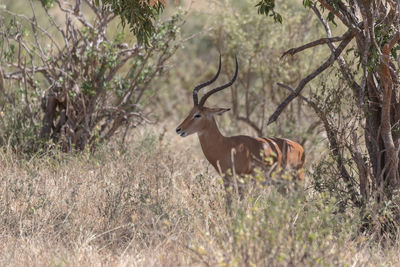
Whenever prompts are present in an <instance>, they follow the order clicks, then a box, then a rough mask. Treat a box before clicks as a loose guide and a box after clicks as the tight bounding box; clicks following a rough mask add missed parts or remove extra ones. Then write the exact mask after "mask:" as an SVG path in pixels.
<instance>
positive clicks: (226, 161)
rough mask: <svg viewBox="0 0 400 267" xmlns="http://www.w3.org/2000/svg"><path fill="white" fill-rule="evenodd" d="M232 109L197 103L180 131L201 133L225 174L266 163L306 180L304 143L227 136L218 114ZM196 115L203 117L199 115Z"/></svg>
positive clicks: (247, 170) (210, 156)
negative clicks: (218, 120) (217, 117)
mask: <svg viewBox="0 0 400 267" xmlns="http://www.w3.org/2000/svg"><path fill="white" fill-rule="evenodd" d="M228 110H229V109H222V108H214V109H213V108H206V107H198V106H195V107H193V109H192V110H191V111H190V113H189V115H188V117H187V118H186V119H185V120H184V121H183V122H182V123H181V124H180V125H179V126H178V128H177V133H178V134H180V135H181V136H188V135H190V134H193V133H197V134H198V136H199V140H200V144H201V148H202V150H203V153H204V156H205V157H206V158H207V160H208V161H209V162H210V163H211V165H213V167H214V168H215V169H216V170H217V171H218V172H219V173H220V174H221V175H222V174H223V175H230V172H235V173H236V174H238V175H244V174H251V173H252V172H253V171H254V168H255V167H257V166H260V164H262V165H264V166H266V167H271V166H275V167H277V168H278V169H285V170H295V171H296V173H295V175H294V176H295V177H296V178H297V179H299V180H304V170H303V169H304V160H305V155H304V150H303V147H302V146H301V145H299V144H298V143H296V142H293V141H291V140H288V139H283V138H254V137H250V136H245V135H238V136H231V137H225V136H223V135H222V134H221V132H220V131H219V129H218V126H217V124H216V122H215V119H214V115H221V114H222V113H224V112H226V111H228ZM195 115H200V116H201V117H200V118H195V117H194V116H195ZM264 166H261V167H264Z"/></svg>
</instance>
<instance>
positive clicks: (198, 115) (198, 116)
mask: <svg viewBox="0 0 400 267" xmlns="http://www.w3.org/2000/svg"><path fill="white" fill-rule="evenodd" d="M193 117H194V118H201V115H200V114H196V115H194V116H193Z"/></svg>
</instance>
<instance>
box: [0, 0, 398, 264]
mask: <svg viewBox="0 0 400 267" xmlns="http://www.w3.org/2000/svg"><path fill="white" fill-rule="evenodd" d="M79 2H80V1H79ZM89 2H90V1H89ZM104 2H107V1H104ZM110 2H111V1H110ZM110 2H109V3H110ZM76 3H77V2H76V1H70V2H68V1H67V4H65V3H64V2H62V5H61V7H66V6H67V7H74V5H75V4H76ZM135 3H136V2H135ZM44 4H45V7H43V4H42V1H37V0H35V1H32V2H30V1H11V0H3V1H2V3H1V4H0V25H1V29H0V30H1V36H0V38H1V39H0V41H1V43H0V49H1V54H0V64H1V65H0V66H1V69H0V70H1V73H2V77H0V78H1V80H0V82H1V84H0V85H1V86H0V89H2V91H1V92H0V146H1V152H0V166H4V168H2V170H1V171H0V179H1V183H2V186H1V188H2V190H3V194H2V196H1V198H0V205H1V206H0V210H1V211H2V216H1V225H2V227H1V233H0V241H1V242H2V243H3V244H5V245H4V246H2V247H1V249H0V252H1V253H0V254H2V255H6V256H4V257H3V261H0V263H1V265H13V266H15V265H21V266H22V265H24V264H26V263H29V261H28V260H27V259H29V258H31V257H33V258H34V262H35V263H37V264H38V265H47V264H48V263H51V264H54V265H61V266H64V265H66V266H67V265H98V264H104V265H122V266H126V265H146V266H147V265H149V264H150V265H175V264H177V263H179V264H181V265H205V266H210V265H211V266H213V265H217V264H221V265H232V266H242V265H252V264H253V265H256V266H260V265H264V266H265V265H271V266H293V265H299V264H300V265H321V266H325V265H350V264H354V265H355V266H358V265H370V266H374V265H375V264H383V265H392V264H399V258H398V257H397V256H398V251H399V242H398V239H396V238H398V237H397V236H396V237H395V238H392V239H391V240H394V241H393V243H392V244H393V246H389V247H381V246H380V245H379V242H380V241H382V236H381V235H379V234H376V235H374V234H372V235H369V234H370V233H369V234H367V233H365V232H364V231H363V230H362V225H363V221H362V220H361V219H360V216H359V215H360V214H361V213H363V212H365V209H372V207H369V206H368V207H364V209H360V208H357V207H354V206H352V205H347V203H348V202H349V195H348V194H347V191H346V190H347V187H346V184H345V183H343V182H342V180H341V179H340V172H339V171H338V169H337V168H336V165H335V157H334V156H332V155H331V153H330V152H331V151H329V145H328V141H327V136H326V133H325V132H324V128H323V124H322V122H321V121H320V118H319V117H318V116H317V115H316V114H315V110H314V109H313V108H311V107H310V105H308V104H307V103H306V102H305V101H304V100H302V99H301V98H298V99H296V100H295V101H293V102H292V103H291V104H290V106H289V107H288V108H287V109H286V110H285V112H284V113H283V114H282V115H281V116H280V119H279V120H278V121H277V122H276V123H275V124H272V125H269V126H267V125H266V122H267V120H268V117H269V116H270V115H271V114H272V112H273V111H274V110H275V108H276V107H277V105H278V104H279V103H281V102H282V101H283V100H284V99H285V98H286V97H287V95H288V94H289V93H290V92H289V91H287V90H285V89H283V88H282V87H279V86H277V82H281V83H284V84H287V85H291V86H293V87H295V85H296V84H298V82H299V81H300V80H301V79H302V78H303V77H304V76H305V75H307V74H308V73H310V72H311V71H312V70H313V69H315V68H316V67H317V66H319V65H320V64H321V62H323V61H324V60H325V59H326V57H327V55H328V53H330V51H329V49H328V48H327V47H324V46H321V47H316V48H313V49H309V50H306V51H304V52H303V53H299V54H296V55H295V56H292V57H285V58H281V55H282V53H283V52H285V51H286V50H288V49H289V48H292V47H297V46H300V45H302V44H304V43H308V42H310V41H313V40H315V39H318V38H320V37H321V35H324V30H323V27H322V25H321V24H320V23H319V22H318V21H317V19H316V18H315V16H313V14H312V12H311V10H309V9H305V8H304V7H303V5H302V2H301V1H298V0H288V1H284V3H281V4H280V5H279V7H278V8H279V9H278V10H277V11H278V12H279V14H280V15H282V17H283V18H284V19H285V23H282V24H280V23H279V22H277V23H274V22H273V20H272V19H271V18H268V17H265V16H261V15H258V13H257V8H256V7H255V5H256V2H254V1H240V0H236V1H235V0H224V1H216V0H208V1H194V2H191V1H181V2H176V1H170V2H167V5H166V7H165V9H164V10H163V13H162V14H161V16H160V21H158V20H157V21H156V23H155V24H154V27H155V28H154V29H155V31H156V34H155V35H152V36H149V35H146V33H145V36H147V37H148V38H147V39H146V38H145V39H140V38H137V37H136V36H135V35H134V34H132V32H131V31H130V29H129V27H125V28H124V27H123V26H122V24H123V23H122V22H121V20H120V18H119V17H115V18H113V20H112V21H110V22H108V24H107V27H106V28H105V32H104V33H101V32H100V33H99V32H96V31H91V30H90V27H87V26H84V25H82V24H80V23H79V14H78V15H77V14H74V13H71V14H67V13H68V12H65V11H63V10H62V9H61V8H60V6H59V5H58V4H57V1H55V2H54V1H48V2H44ZM68 4H69V6H68ZM31 5H32V6H31ZM156 9H157V7H156ZM32 10H34V11H35V17H36V22H37V25H40V27H41V29H43V31H41V33H40V40H39V42H40V43H41V45H42V47H44V48H45V50H46V53H47V54H46V56H48V58H49V60H48V61H46V60H43V57H41V56H40V55H39V52H38V45H37V42H36V40H35V35H34V32H33V30H32V19H31V18H32V16H33V13H32ZM71 10H72V9H71ZM157 10H158V9H157ZM159 11H160V10H158V11H157V12H159ZM80 12H81V13H82V14H84V16H85V18H86V19H87V21H88V22H90V24H93V25H95V26H96V25H100V24H101V22H102V17H101V16H103V14H102V13H101V12H100V11H99V13H96V12H95V11H93V9H92V8H91V7H90V6H89V5H87V4H85V1H83V0H82V7H81V9H80ZM15 14H20V15H23V16H16V15H15ZM98 14H100V15H98ZM24 16H26V17H24ZM74 16H75V17H74ZM68 20H70V21H71V22H72V24H74V25H75V32H76V33H77V32H78V31H81V32H86V33H87V35H85V36H83V35H82V36H81V39H80V40H81V41H79V44H80V46H77V47H84V49H83V50H82V51H85V53H87V54H89V55H86V54H85V55H86V56H82V55H79V56H78V58H79V59H80V60H81V61H82V62H80V63H79V64H81V65H79V64H78V63H76V64H70V65H69V68H70V70H71V72H74V71H75V72H77V73H80V75H77V76H74V79H71V78H68V77H69V74H68V75H65V73H64V72H62V71H60V70H59V69H57V68H49V73H50V74H49V75H53V74H54V73H56V76H55V77H58V78H60V77H61V78H63V79H62V80H60V79H58V78H57V79H54V80H55V81H56V83H57V85H58V87H57V86H56V87H54V86H53V84H52V83H51V82H49V79H46V78H45V77H43V75H41V74H40V73H33V71H32V68H33V67H34V66H36V67H37V66H39V65H43V66H47V65H48V64H54V65H52V66H58V65H56V64H61V65H62V64H63V63H64V62H68V61H67V59H66V57H64V56H61V57H59V56H60V53H59V52H57V49H56V46H57V45H59V46H64V45H65V43H66V42H64V37H63V35H62V32H63V31H60V29H57V26H56V25H60V28H61V29H63V30H64V32H66V31H67V30H68V29H67V28H66V23H65V22H66V21H68ZM278 21H279V20H278ZM36 22H35V23H36ZM37 25H34V26H37ZM85 29H86V31H85ZM341 31H343V29H342V28H341V27H340V26H337V27H333V32H341ZM71 34H73V31H71ZM46 35H47V36H46ZM49 36H51V38H50V37H49ZM99 36H100V37H101V38H104V39H102V40H101V41H100V43H103V44H104V47H103V48H102V49H98V48H97V47H96V46H93V45H92V44H94V42H93V40H98V38H99ZM21 38H23V40H24V41H25V42H26V44H27V46H28V47H30V48H29V50H32V55H33V56H30V55H29V53H28V51H23V49H22V50H21V51H22V52H21V53H19V51H20V50H19V42H18V40H21ZM50 39H53V40H50ZM67 43H68V42H67ZM69 44H71V43H69ZM84 44H86V46H84ZM82 45H83V46H82ZM146 45H148V46H149V45H150V47H151V48H150V49H148V47H146ZM126 49H133V50H132V51H134V52H132V53H135V54H134V56H132V57H131V58H129V59H127V62H126V64H125V65H123V66H121V68H118V69H115V66H116V65H115V64H118V63H120V61H118V60H119V59H115V55H116V54H118V53H124V52H123V51H126ZM94 52H96V53H97V54H95V55H90V53H94ZM348 53H351V51H350V50H349V52H348ZM21 54H22V56H21ZM61 54H62V53H61ZM219 54H221V55H222V75H221V76H220V78H219V81H217V83H218V84H222V83H225V82H226V81H228V80H229V79H230V77H231V76H232V73H233V72H234V56H235V55H237V57H238V60H239V76H238V80H237V81H236V83H235V84H234V85H233V86H232V87H231V89H230V90H225V91H223V92H221V93H218V94H216V95H214V96H213V97H212V98H211V99H210V100H209V102H208V103H209V104H208V105H209V106H213V107H214V106H219V107H230V108H232V110H231V112H228V113H227V114H225V115H224V116H222V117H221V118H218V125H219V126H220V128H221V129H222V132H223V133H224V134H225V135H237V134H248V135H251V136H258V135H262V136H279V137H285V138H289V139H292V140H294V141H297V142H299V143H301V144H302V145H303V146H304V148H305V151H306V154H307V160H306V167H307V170H308V173H307V178H308V179H307V180H308V181H307V182H306V184H305V185H304V190H299V191H295V190H292V191H290V193H289V195H287V196H282V195H281V194H279V193H278V192H277V188H274V187H265V188H259V187H254V188H252V187H251V186H249V188H248V189H247V190H248V194H247V195H246V198H245V199H244V200H243V201H241V202H239V203H236V204H235V205H236V206H235V207H234V215H233V216H231V217H229V216H226V214H225V207H223V203H224V202H223V195H224V190H223V186H222V181H221V179H220V177H219V176H218V175H217V174H216V173H215V172H214V170H212V169H211V168H210V166H209V164H208V163H207V162H206V160H205V159H204V157H203V155H202V152H201V149H200V146H199V145H198V142H197V140H196V138H195V137H190V138H185V139H180V138H179V137H178V136H176V134H175V127H176V125H177V124H178V123H179V122H180V121H181V120H182V119H183V118H184V117H185V116H186V113H187V112H188V111H189V110H190V108H191V107H192V104H193V103H192V90H193V88H194V86H196V85H197V84H199V83H201V82H203V81H205V80H207V79H209V78H211V77H212V76H213V75H214V74H215V72H216V70H217V65H218V56H219ZM63 55H64V54H63ZM57 57H59V58H57ZM345 57H347V55H345ZM54 58H57V60H54V61H52V60H53V59H54ZM21 59H22V61H21ZM160 59H162V60H161V61H160ZM164 59H165V60H164ZM90 60H93V61H96V62H97V64H92V63H90ZM88 62H89V63H90V64H89V63H88ZM104 62H105V63H104ZM160 62H161V63H160ZM349 62H350V64H352V66H355V65H356V64H357V62H352V61H351V60H350V61H349ZM103 63H104V66H105V68H106V69H105V70H101V66H102V64H103ZM158 63H160V64H158ZM85 64H86V65H85ZM91 64H92V65H91ZM77 66H79V67H77ZM85 66H88V68H89V69H90V70H91V74H90V75H86V74H85V75H81V72H82V70H83V69H84V68H85ZM28 67H29V68H30V70H31V71H32V74H30V73H27V71H26V72H25V73H24V71H22V70H23V69H24V68H25V69H28ZM100 70H101V71H100ZM18 71H19V72H18ZM114 71H115V72H114ZM16 72H18V73H17V74H18V75H19V76H18V75H15V77H16V78H15V79H14V78H13V77H11V76H12V75H11V74H12V73H16ZM100 73H103V74H104V73H107V74H112V75H113V76H112V77H113V78H112V82H110V83H109V84H107V83H105V82H104V81H103V80H102V81H100V82H99V83H98V84H99V85H98V86H97V87H96V86H93V81H94V80H95V79H96V77H98V76H99V74H100ZM17 76H18V77H17ZM21 77H22V78H21ZM66 77H67V78H66ZM74 84H77V85H78V88H80V89H78V90H76V89H74V88H75V87H74ZM133 85H135V86H133ZM85 86H86V87H85ZM54 88H58V89H57V90H55V89H54ZM60 88H61V89H60ZM85 88H86V89H85ZM306 89H307V90H305V92H304V95H305V96H307V97H308V98H309V99H311V100H314V101H315V102H317V103H319V104H320V106H319V108H320V109H321V110H323V111H324V112H325V113H326V114H327V117H328V120H329V122H330V123H331V125H334V126H335V129H336V132H335V133H336V134H337V136H338V138H339V140H344V141H343V143H342V144H343V146H341V148H342V150H341V151H340V153H341V154H342V155H343V157H344V159H345V164H347V165H346V166H347V168H348V169H349V170H350V174H351V177H352V178H353V180H354V181H356V179H357V175H358V173H357V170H356V167H355V165H354V162H352V161H351V155H350V154H349V152H347V151H346V150H345V148H346V145H347V143H346V140H347V138H349V135H348V132H349V131H350V132H351V131H356V130H354V129H355V128H356V124H357V123H358V121H359V120H358V119H359V116H360V115H359V114H358V113H357V112H358V111H357V110H355V109H353V107H352V105H351V103H350V99H351V98H352V96H351V95H350V94H349V90H348V87H347V86H346V84H345V82H344V81H343V78H342V77H341V76H340V75H338V70H337V69H335V68H333V69H331V70H330V71H329V72H327V73H325V74H324V75H323V76H321V77H319V78H318V79H315V80H314V81H312V82H311V83H310V84H308V85H307V88H306ZM85 90H86V91H85ZM59 92H64V93H65V95H66V96H68V99H69V100H68V101H67V100H65V99H64V98H62V100H57V101H59V102H57V103H58V108H57V109H55V112H54V118H53V120H52V124H53V125H51V126H50V128H51V129H52V130H51V131H50V132H49V133H48V134H47V135H46V136H43V135H41V132H42V131H43V127H44V126H45V125H44V124H45V122H46V120H45V114H46V105H44V106H45V107H43V99H48V98H49V96H51V95H52V94H53V95H54V94H58V93H59ZM127 96H129V100H127V98H126V97H127ZM322 99H323V100H324V101H321V100H322ZM325 100H328V101H325ZM64 101H66V102H64ZM91 101H93V103H96V108H95V109H94V110H92V113H91V114H92V115H91V117H90V121H91V122H93V123H87V124H84V122H85V120H84V119H79V121H81V122H82V124H81V126H79V123H76V121H75V123H74V124H72V123H69V122H68V121H67V120H65V121H63V119H62V116H63V115H62V114H63V112H64V113H65V114H66V113H67V112H68V109H69V108H68V107H69V106H68V105H70V104H71V103H72V104H71V105H73V106H74V108H76V110H77V111H79V112H76V113H74V116H75V117H76V118H80V117H79V116H80V115H79V114H81V113H82V114H83V113H84V112H83V111H85V110H86V107H87V105H82V104H81V103H92V102H91ZM121 101H125V102H124V103H125V104H124V105H119V104H118V103H121ZM47 103H48V102H47ZM65 103H67V104H65ZM116 110H118V112H117V111H116ZM86 114H87V113H86V112H85V115H86ZM102 114H104V116H103V115H102ZM128 114H133V115H132V116H131V117H130V116H128ZM76 120H78V119H76ZM61 122H63V123H64V124H62V123H61ZM68 123H69V124H68ZM61 124H62V125H61ZM66 124H68V125H69V126H68V127H72V126H73V127H75V128H73V132H71V131H68V129H67V127H64V128H63V125H66ZM57 125H59V127H57ZM57 129H58V130H57ZM62 129H64V132H62ZM80 129H85V132H87V134H88V135H87V140H86V139H85V140H86V141H85V142H86V143H85V144H87V145H84V146H81V144H82V142H83V141H79V142H78V141H76V142H74V141H73V140H75V139H78V137H76V138H75V139H74V136H75V135H74V134H76V133H77V132H78V131H79V130H80ZM68 136H69V137H68ZM79 136H81V135H79ZM44 137H45V138H44ZM63 138H64V139H63ZM178 138H179V139H178ZM54 148H56V149H54ZM60 150H64V151H73V153H70V154H65V153H61V152H60ZM76 150H79V151H80V152H77V151H76ZM363 152H365V151H363ZM355 183H356V182H355ZM344 206H346V207H347V209H345V210H343V207H344ZM389 210H390V209H389V208H388V209H387V210H382V211H381V213H379V214H383V216H389V215H387V214H389V213H390V212H389ZM385 212H386V213H385ZM381 218H382V217H380V216H376V217H374V218H370V220H376V221H379V220H380V219H381ZM375 230H376V231H377V232H378V231H379V229H375ZM376 241H377V242H376ZM15 246H18V247H20V249H19V250H18V253H19V255H22V256H21V257H17V256H16V255H15V254H13V252H12V251H11V250H12V248H13V247H15Z"/></svg>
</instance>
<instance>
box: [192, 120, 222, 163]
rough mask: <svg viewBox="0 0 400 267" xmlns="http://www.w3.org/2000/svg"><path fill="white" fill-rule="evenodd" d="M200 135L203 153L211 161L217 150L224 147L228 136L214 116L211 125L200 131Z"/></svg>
mask: <svg viewBox="0 0 400 267" xmlns="http://www.w3.org/2000/svg"><path fill="white" fill-rule="evenodd" d="M198 136H199V140H200V144H201V148H202V150H203V153H204V155H205V156H206V158H207V159H208V160H209V161H211V159H212V158H213V156H215V153H216V152H218V151H220V149H221V148H223V147H224V146H223V144H225V143H226V137H225V136H223V135H222V134H221V132H220V131H219V129H218V126H217V123H216V122H215V119H214V118H212V121H211V122H210V124H209V127H208V128H207V129H206V130H204V131H202V132H201V133H199V134H198Z"/></svg>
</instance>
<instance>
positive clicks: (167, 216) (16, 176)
mask: <svg viewBox="0 0 400 267" xmlns="http://www.w3.org/2000/svg"><path fill="white" fill-rule="evenodd" d="M161 135H162V134H161V129H159V128H154V127H153V128H151V127H148V128H147V129H142V130H141V131H138V132H136V133H135V134H134V135H133V136H131V137H130V140H129V143H128V147H127V148H126V150H121V149H120V148H119V146H118V144H113V145H108V146H104V147H102V148H101V149H99V151H98V152H96V154H95V155H92V156H91V155H89V154H85V153H83V154H79V155H72V156H71V155H65V154H56V155H51V156H50V155H48V156H41V157H40V158H32V159H31V160H21V159H18V158H17V157H16V155H14V154H13V153H11V152H8V151H2V152H0V166H1V168H0V183H1V185H0V188H1V194H0V212H1V217H0V220H1V224H0V225H1V229H0V255H1V256H0V265H1V266H49V265H51V266H82V265H83V266H100V265H104V266H154V265H155V266H159V265H163V266H164V265H165V266H177V265H190V266H192V265H200V266H203V265H206V266H207V265H210V266H214V265H217V264H220V265H230V266H242V265H252V264H253V265H256V266H263V265H264V266H288V265H310V266H311V265H323V266H324V265H352V266H375V265H380V266H393V265H399V264H400V259H399V256H398V255H399V251H400V250H399V248H398V246H394V247H391V248H386V249H384V248H380V247H379V246H378V245H376V244H375V243H372V242H371V241H369V240H367V239H368V238H366V237H363V236H361V237H360V236H359V235H357V234H356V233H357V219H356V217H357V216H354V217H353V216H352V214H351V213H348V214H335V211H336V207H335V204H334V203H335V202H334V200H332V199H330V198H328V197H327V196H323V195H318V194H315V193H313V192H311V191H310V190H308V191H306V192H302V191H301V190H299V191H293V192H292V193H290V194H288V195H286V196H282V195H281V194H279V193H277V192H276V188H274V187H269V188H261V187H258V186H254V187H249V188H248V193H247V197H246V198H245V199H244V200H243V201H239V202H237V203H236V204H235V207H234V212H233V215H232V216H227V214H226V212H225V204H224V190H223V187H222V185H221V180H220V178H219V177H218V176H217V175H216V174H215V172H214V170H212V169H210V167H209V165H208V164H207V163H206V162H205V160H204V159H203V157H202V155H201V154H200V153H199V150H198V144H197V140H196V137H190V138H186V139H185V140H183V139H178V137H175V136H174V135H173V134H172V133H167V134H166V136H165V138H164V139H163V140H162V141H161V144H160V136H161Z"/></svg>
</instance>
